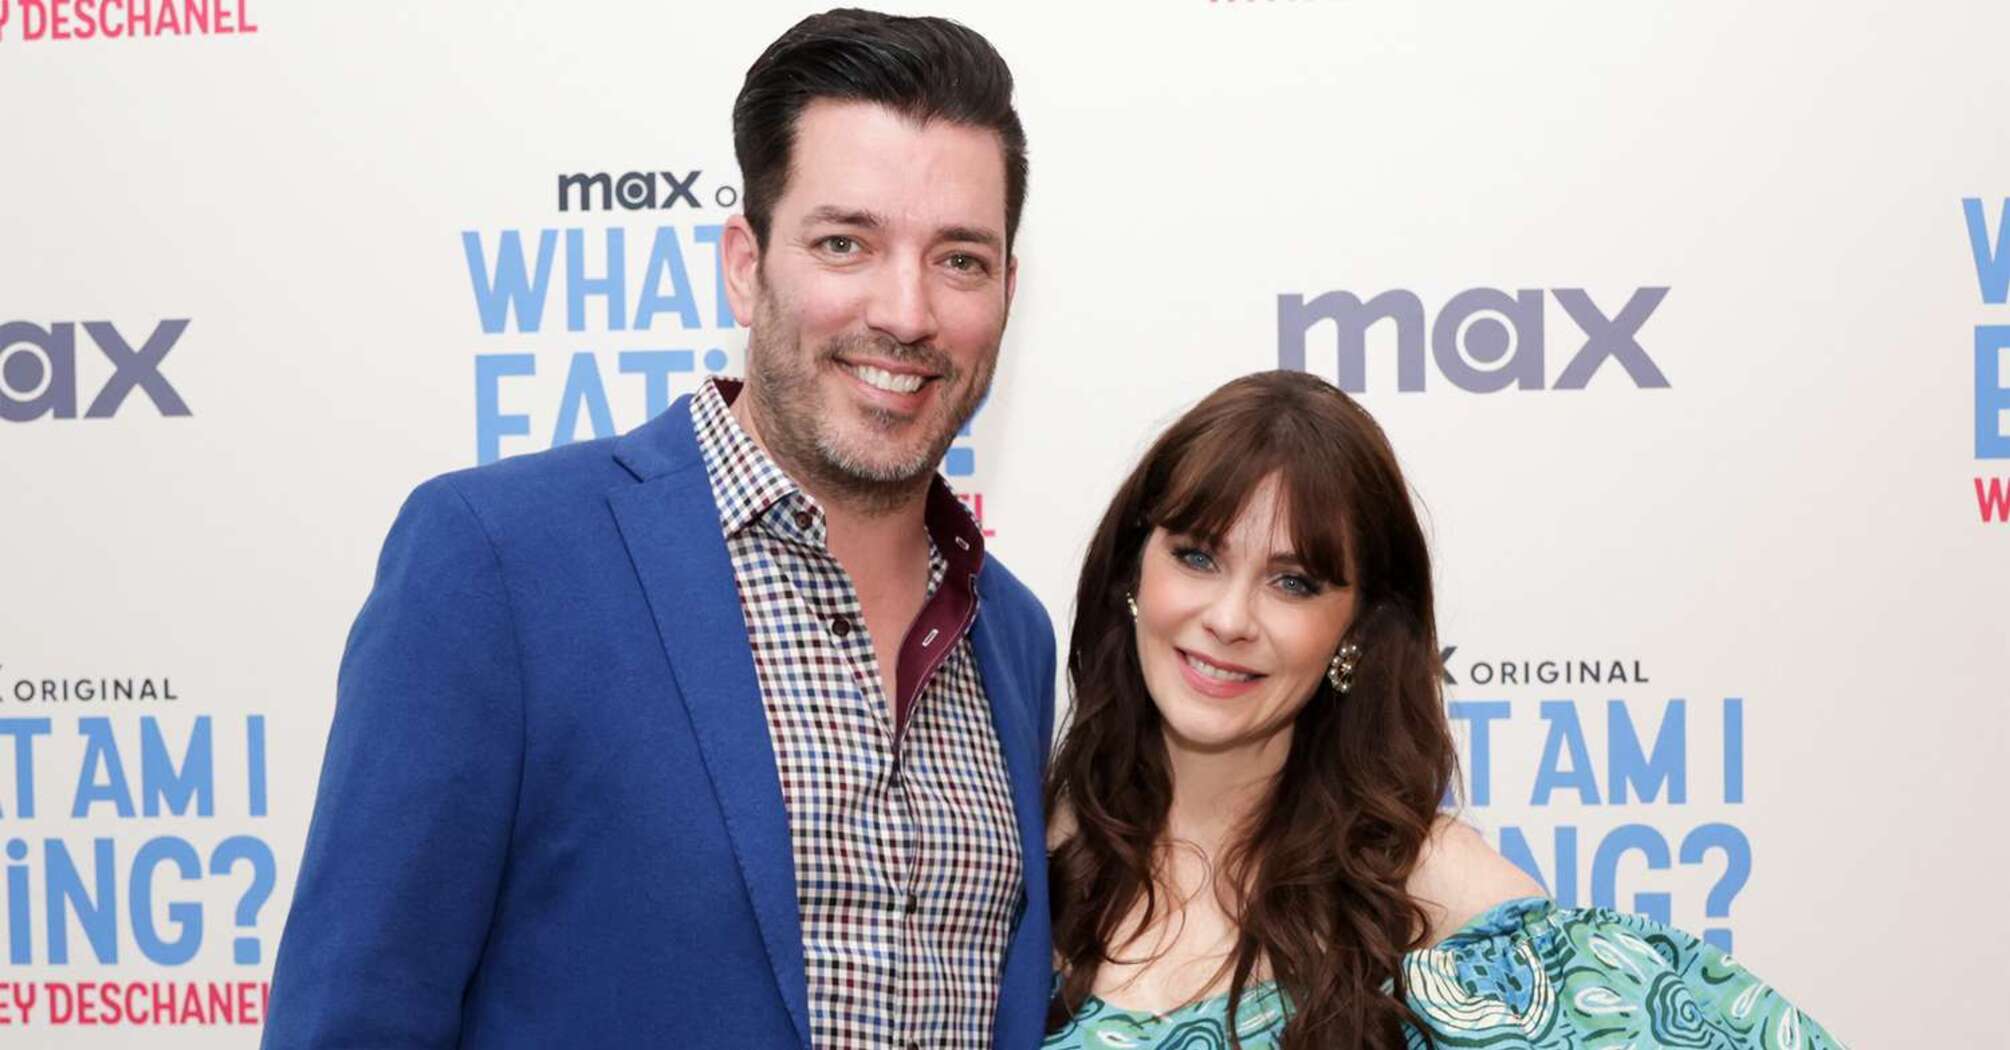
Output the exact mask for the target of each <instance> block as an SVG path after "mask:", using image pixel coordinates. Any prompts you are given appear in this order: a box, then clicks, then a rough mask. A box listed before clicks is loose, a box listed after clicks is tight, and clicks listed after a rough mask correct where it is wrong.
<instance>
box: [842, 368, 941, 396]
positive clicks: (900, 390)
mask: <svg viewBox="0 0 2010 1050" xmlns="http://www.w3.org/2000/svg"><path fill="white" fill-rule="evenodd" d="M844 368H845V371H847V372H850V373H851V374H852V375H855V376H857V377H859V378H860V379H862V380H864V381H865V384H866V385H867V386H870V387H873V388H874V389H877V390H884V391H886V392H888V393H891V394H912V393H914V392H915V391H917V390H919V389H921V384H923V383H925V382H927V381H928V380H927V379H926V378H925V377H923V376H917V375H900V374H895V373H893V372H889V371H887V370H886V369H884V368H874V367H872V366H871V365H854V364H847V365H845V366H844Z"/></svg>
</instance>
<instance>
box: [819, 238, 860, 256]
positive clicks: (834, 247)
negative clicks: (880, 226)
mask: <svg viewBox="0 0 2010 1050" xmlns="http://www.w3.org/2000/svg"><path fill="white" fill-rule="evenodd" d="M817 244H819V245H821V246H822V247H823V249H824V250H825V251H827V252H830V253H831V254H832V255H850V254H852V253H853V252H856V251H858V242H857V241H855V240H853V239H852V238H850V237H847V236H845V235H844V234H841V233H834V234H832V235H830V236H829V237H825V238H824V239H822V240H820V241H818V242H817Z"/></svg>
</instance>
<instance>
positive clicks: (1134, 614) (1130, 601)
mask: <svg viewBox="0 0 2010 1050" xmlns="http://www.w3.org/2000/svg"><path fill="white" fill-rule="evenodd" d="M1124 604H1125V605H1128V606H1130V608H1131V619H1133V620H1135V619H1137V618H1138V599H1137V596H1136V595H1131V594H1126V595H1124Z"/></svg>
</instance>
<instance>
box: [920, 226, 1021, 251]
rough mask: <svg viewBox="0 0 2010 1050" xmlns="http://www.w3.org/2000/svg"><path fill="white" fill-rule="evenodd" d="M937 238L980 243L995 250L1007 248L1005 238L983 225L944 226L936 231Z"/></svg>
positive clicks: (957, 242)
mask: <svg viewBox="0 0 2010 1050" xmlns="http://www.w3.org/2000/svg"><path fill="white" fill-rule="evenodd" d="M935 239H936V240H937V241H948V242H950V243H955V244H979V245H983V246H984V247H986V248H990V249H991V250H993V251H1003V250H1005V238H1003V237H1000V236H998V234H997V233H995V232H993V231H992V230H989V229H986V228H985V227H982V226H944V227H942V228H941V229H939V230H936V231H935Z"/></svg>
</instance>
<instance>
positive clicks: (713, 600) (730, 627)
mask: <svg viewBox="0 0 2010 1050" xmlns="http://www.w3.org/2000/svg"><path fill="white" fill-rule="evenodd" d="M615 456H616V458H617V459H619V460H620V461H621V462H622V464H623V465H625V466H627V467H628V469H629V470H630V471H631V472H633V473H634V474H635V475H636V477H637V478H638V479H639V480H640V481H641V483H640V484H638V485H634V486H631V487H628V488H624V489H619V490H617V491H615V492H614V493H613V494H611V495H610V496H609V497H608V498H609V502H610V503H611V504H612V506H613V510H614V518H615V521H616V523H617V524H618V526H619V527H620V529H621V537H622V540H623V542H624V543H625V544H626V545H627V547H628V554H629V558H630V560H631V561H633V563H634V565H635V572H636V575H637V576H638V577H639V578H640V579H641V582H642V590H643V593H644V594H645V595H646V596H647V598H648V601H649V608H650V611H651V613H652V614H653V615H654V617H655V620H656V630H657V633H658V634H659V635H660V636H661V637H662V641H663V649H664V652H665V653H666V654H667V655H668V657H669V660H670V666H671V669H672V672H673V674H674V675H675V677H676V681H677V691H678V694H679V695H680V697H681V698H682V700H683V703H684V708H685V711H686V712H687V713H688V714H689V715H690V718H691V726H692V729H693V731H694V732H695V733H696V735H697V738H698V748H699V752H700V754H702V755H703V756H704V762H705V771H706V773H707V774H708V775H710V777H711V779H712V787H713V790H714V791H715V792H716V793H717V795H718V799H719V808H720V809H721V810H722V811H724V814H725V821H726V831H727V834H728V835H729V836H730V837H731V839H732V844H733V851H734V854H735V855H736V856H737V857H738V859H739V865H740V875H741V877H742V878H743V879H744V880H745V881H746V884H747V895H748V896H749V897H750V898H751V899H752V901H753V909H754V916H755V919H756V920H757V921H758V922H759V923H760V928H761V939H762V941H763V942H764V943H765V944H766V945H767V950H768V961H769V963H770V965H771V966H772V968H773V970H774V974H775V981H776V983H777V984H778V985H780V987H781V992H782V998H783V1000H784V1001H785V1002H786V1003H787V1004H788V1009H789V1016H790V1018H791V1019H792V1020H793V1021H794V1022H795V1026H796V1034H797V1035H798V1036H800V1037H801V1039H802V1044H803V1045H804V1046H805V1047H807V1046H809V1045H810V1036H809V1031H810V1026H809V982H808V978H807V976H806V975H805V973H804V968H803V934H802V919H801V915H800V914H799V911H798V908H797V904H796V885H795V861H794V854H793V852H792V850H791V846H790V841H789V822H788V810H787V808H786V805H785V803H784V802H783V801H782V788H781V776H780V774H779V773H778V772H777V771H776V768H775V753H774V745H773V742H772V741H771V740H770V738H769V736H768V723H767V716H766V713H765V711H764V710H763V708H762V704H761V691H760V684H759V680H758V679H757V678H756V677H755V674H754V660H753V654H752V653H751V652H750V651H749V649H748V648H747V625H746V620H745V618H744V617H743V616H742V615H741V613H740V603H739V601H738V598H737V588H736V585H735V583H734V580H733V565H732V560H731V558H730V556H729V555H728V554H727V551H726V543H725V540H724V538H723V537H722V536H721V535H720V531H719V513H718V508H717V506H716V505H715V504H714V503H713V501H712V489H711V484H710V481H709V479H708V477H707V475H706V473H705V468H704V461H703V459H702V457H701V456H700V454H699V452H698V447H697V438H696V435H695V434H694V433H693V431H692V427H691V412H690V399H689V398H688V397H687V398H682V399H679V401H678V402H677V403H676V404H675V405H673V406H672V407H671V408H670V409H669V410H668V411H665V412H664V413H663V414H662V415H660V416H658V417H656V419H654V420H652V421H651V422H649V423H647V424H644V425H643V426H642V427H640V428H638V429H636V430H635V431H634V432H632V433H630V434H628V435H627V436H626V437H623V438H622V439H621V440H620V441H618V442H617V443H616V451H615Z"/></svg>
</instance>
